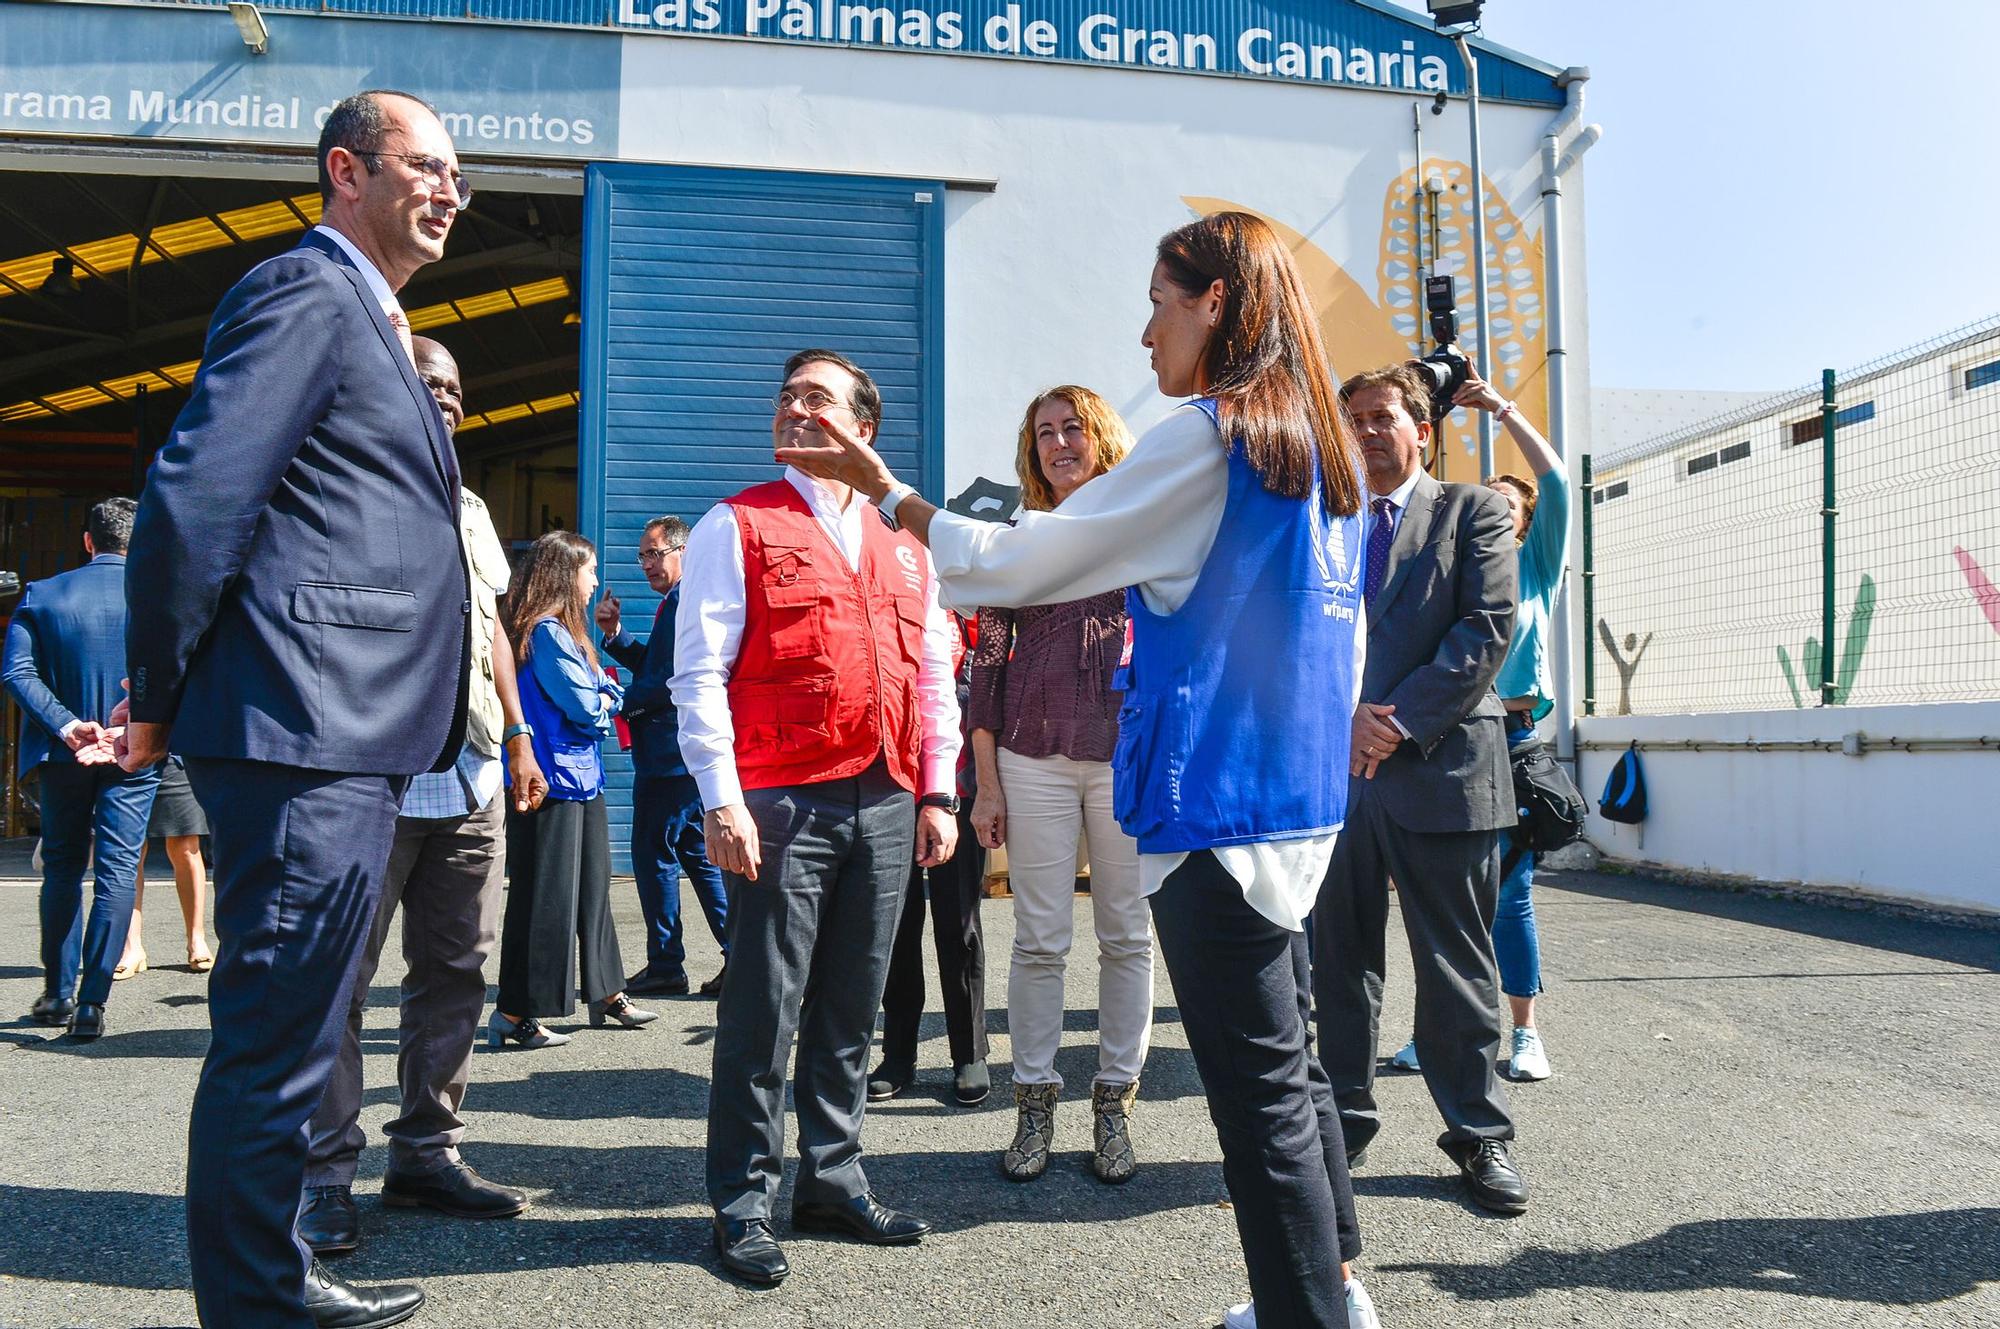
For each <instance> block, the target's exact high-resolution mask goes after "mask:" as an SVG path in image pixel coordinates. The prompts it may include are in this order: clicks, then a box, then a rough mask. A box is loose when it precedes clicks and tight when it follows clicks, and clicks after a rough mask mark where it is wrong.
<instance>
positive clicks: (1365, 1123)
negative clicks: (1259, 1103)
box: [1313, 365, 1528, 1214]
mask: <svg viewBox="0 0 2000 1329" xmlns="http://www.w3.org/2000/svg"><path fill="white" fill-rule="evenodd" d="M1341 395H1342V397H1343V399H1344V400H1345V401H1346V403H1347V409H1348V414H1349V416H1350V418H1351V419H1352V420H1353V421H1354V426H1355V430H1356V432H1357V433H1358V434H1359V436H1360V439H1361V452H1362V456H1363V457H1364V458H1365V459H1366V460H1367V464H1368V491H1369V492H1368V500H1369V503H1368V516H1367V530H1368V560H1369V561H1368V568H1369V572H1368V578H1367V582H1366V583H1365V591H1366V598H1367V601H1368V664H1367V668H1366V670H1365V672H1364V673H1363V675H1362V680H1361V702H1360V705H1359V706H1358V707H1357V708H1356V709H1355V711H1354V729H1353V738H1352V742H1351V753H1352V755H1351V757H1350V764H1349V771H1350V779H1349V784H1348V812H1347V831H1346V833H1345V834H1343V835H1342V836H1341V837H1340V844H1339V846H1338V847H1337V848H1336V849H1335V850H1334V854H1333V861H1332V863H1330V864H1329V865H1328V867H1327V874H1326V884H1325V885H1324V886H1323V887H1322V888H1321V890H1320V894H1319V905H1318V907H1317V909H1316V910H1315V912H1314V922H1315V925H1316V926H1315V931H1316V936H1315V943H1316V946H1317V953H1316V954H1315V955H1314V957H1313V982H1314V995H1315V997H1316V998H1317V1004H1318V1007H1319V1035H1320V1061H1321V1062H1322V1064H1324V1065H1325V1067H1326V1073H1327V1076H1328V1078H1330V1079H1331V1080H1332V1082H1333V1091H1334V1097H1335V1099H1336V1100H1337V1101H1338V1102H1339V1104H1340V1118H1341V1128H1342V1130H1343V1132H1344V1133H1345V1135H1346V1138H1347V1152H1348V1157H1349V1158H1350V1159H1351V1160H1353V1162H1355V1163H1357V1164H1358V1163H1359V1162H1360V1161H1361V1155H1362V1154H1364V1153H1365V1152H1366V1151H1367V1148H1368V1142H1369V1141H1370V1140H1372V1139H1374V1138H1375V1134H1376V1132H1377V1131H1379V1130H1380V1129H1381V1127H1382V1117H1381V1113H1380V1111H1379V1110H1378V1109H1377V1107H1376V1103H1375V1058H1376V1052H1377V1048H1376V1042H1377V1038H1378V1034H1379V1030H1380V1025H1381V1012H1382V982H1383V971H1384V958H1383V947H1384V933H1385V929H1386V928H1387V926H1388V917H1389V882H1390V879H1391V878H1393V879H1394V880H1395V883H1396V896H1397V900H1398V902H1399V904H1400V905H1401V909H1402V914H1403V929H1404V931H1405V932H1406V933H1408V935H1409V940H1410V958H1411V960H1412V961H1413V963H1414V965H1415V969H1416V989H1417V1001H1416V1007H1417V1016H1416V1045H1417V1054H1418V1056H1419V1057H1420V1059H1421V1061H1422V1065H1423V1075H1424V1080H1425V1082H1426V1083H1427V1084H1428V1085H1429V1087H1430V1091H1431V1099H1432V1101H1433V1102H1435V1103H1436V1104H1437V1108H1438V1112H1439V1113H1440V1114H1441V1115H1442V1116H1443V1117H1444V1121H1445V1132H1444V1134H1443V1135H1442V1136H1440V1137H1439V1139H1438V1147H1439V1148H1441V1149H1443V1150H1444V1151H1445V1153H1446V1154H1448V1155H1450V1157H1451V1158H1452V1160H1453V1161H1454V1162H1456V1163H1457V1164H1458V1166H1459V1170H1460V1172H1461V1173H1462V1175H1463V1176H1464V1178H1465V1182H1466V1186H1467V1189H1468V1191H1469V1192H1470V1194H1471V1196H1472V1199H1473V1200H1474V1201H1475V1202H1476V1203H1478V1204H1479V1205H1481V1206H1483V1207H1485V1208H1487V1209H1490V1210H1493V1211H1495V1212H1497V1213H1507V1214H1512V1213H1520V1212H1521V1211H1523V1210H1524V1209H1526V1208H1527V1205H1528V1184H1527V1182H1526V1181H1525V1180H1523V1179H1522V1176H1521V1174H1520V1172H1519V1170H1518V1169H1516V1167H1515V1166H1514V1163H1513V1159H1512V1155H1511V1151H1510V1150H1509V1148H1508V1141H1510V1140H1512V1139H1513V1138H1514V1121H1513V1118H1512V1117H1511V1116H1510V1115H1509V1114H1508V1111H1507V1100H1506V1095H1505V1093H1504V1092H1503V1091H1502V1089H1501V1087H1500V1076H1499V1074H1498V1072H1497V1071H1496V1070H1495V1069H1494V1061H1495V1057H1496V1056H1497V1054H1498V1053H1499V1050H1500V994H1499V989H1498V973H1497V970H1496V967H1495V964H1494V958H1493V914H1494V909H1495V908H1496V906H1497V902H1498V899H1499V891H1500V831H1501V829H1502V828H1503V827H1507V826H1512V825H1513V824H1514V779H1513V773H1512V770H1511V768H1510V767H1509V765H1508V761H1507V731H1506V711H1505V710H1504V709H1503V708H1502V706H1501V704H1500V698H1499V697H1498V696H1497V695H1495V693H1494V691H1493V680H1494V678H1495V676H1496V675H1498V673H1499V672H1500V664H1501V662H1502V661H1503V660H1504V659H1505V658H1506V655H1507V644H1508V641H1509V640H1510V639H1511V637H1512V635H1513V631H1514V617H1515V613H1516V601H1517V599H1518V594H1517V585H1518V579H1517V577H1516V573H1515V563H1516V555H1515V544H1514V519H1513V515H1512V514H1511V513H1510V512H1509V511H1508V508H1507V501H1506V500H1505V499H1504V498H1502V497H1501V496H1500V495H1498V494H1496V493H1494V492H1493V491H1492V490H1491V489H1488V488H1486V487H1485V486H1483V485H1462V484H1440V483H1438V482H1437V481H1436V480H1433V479H1432V478H1431V477H1430V476H1429V475H1427V474H1425V472H1424V470H1423V466H1422V460H1423V453H1424V445H1425V444H1426V443H1427V442H1428V441H1429V438H1430V430H1431V426H1430V418H1431V417H1430V396H1429V392H1428V389H1427V387H1426V385H1425V383H1424V381H1423V379H1422V378H1421V377H1419V375H1418V374H1417V372H1416V371H1415V370H1414V369H1412V368H1410V367H1409V366H1407V365H1399V366H1396V367H1394V368H1390V369H1380V370H1373V371H1370V372H1369V373H1365V374H1359V375H1356V376H1355V377H1353V378H1351V379H1349V380H1347V383H1346V384H1345V385H1344V386H1343V388H1342V389H1341Z"/></svg>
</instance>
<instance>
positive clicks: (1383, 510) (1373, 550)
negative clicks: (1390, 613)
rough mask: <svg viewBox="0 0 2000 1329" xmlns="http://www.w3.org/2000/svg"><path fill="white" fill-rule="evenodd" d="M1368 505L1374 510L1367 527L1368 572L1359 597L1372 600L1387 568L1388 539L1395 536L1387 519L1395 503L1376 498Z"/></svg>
mask: <svg viewBox="0 0 2000 1329" xmlns="http://www.w3.org/2000/svg"><path fill="white" fill-rule="evenodd" d="M1370 506H1371V507H1373V508H1374V510H1375V521H1374V523H1373V524H1372V525H1370V526H1369V528H1368V553H1367V559H1368V572H1367V576H1366V577H1365V578H1364V579H1363V580H1362V583H1361V598H1362V599H1363V600H1364V601H1371V602H1372V601H1373V600H1374V599H1375V592H1376V591H1378V590H1380V589H1382V574H1383V573H1384V572H1387V571H1388V570H1389V541H1390V540H1391V539H1393V538H1394V537H1395V534H1396V529H1395V526H1394V524H1393V523H1392V522H1391V521H1390V520H1389V514H1390V513H1392V512H1394V511H1395V504H1393V503H1391V502H1390V501H1389V500H1388V499H1386V498H1378V499H1376V500H1375V501H1374V502H1373V503H1372V504H1370Z"/></svg>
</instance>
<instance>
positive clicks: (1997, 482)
mask: <svg viewBox="0 0 2000 1329" xmlns="http://www.w3.org/2000/svg"><path fill="white" fill-rule="evenodd" d="M1835 404H1836V407H1837V412H1838V414H1837V416H1836V419H1837V421H1838V428H1837V429H1836V431H1835V445H1834V468H1833V469H1834V480H1835V488H1834V503H1833V506H1834V509H1835V520H1834V530H1835V539H1834V579H1833V587H1834V604H1835V611H1836V615H1835V631H1834V639H1833V647H1832V652H1833V659H1832V673H1833V679H1832V681H1833V683H1834V696H1833V700H1834V701H1835V702H1836V703H1838V704H1842V705H1850V706H1861V705H1870V704H1892V703H1909V702H1936V701H1968V700H1976V699H1980V698H1991V697H2000V589H1996V582H2000V318H1995V319H1989V320H1986V321H1984V322H1982V323H1980V324H1977V325H1974V326H1973V327H1970V328H1966V329H1959V330H1957V331H1955V332H1953V333H1951V334H1947V335H1943V336H1940V337H1939V338H1937V339H1936V340H1935V341H1934V342H1933V343H1931V344H1929V345H1926V346H1924V347H1921V348H1918V349H1917V350H1915V351H1914V352H1911V353H1908V354H1903V355H1898V356H1895V357H1892V358H1890V359H1888V360H1885V361H1881V362H1877V363H1875V364H1872V365H1869V366H1864V367H1863V368H1862V369H1860V370H1857V371H1854V372H1851V373H1842V374H1838V375H1837V376H1836V402H1835ZM1821 423H1822V412H1821V392H1820V390H1819V389H1818V388H1812V389H1808V390H1802V391H1800V392H1796V393H1791V394H1787V395H1783V396H1779V397H1774V398H1771V399H1769V400H1767V401H1764V402H1762V403H1760V404H1758V405H1756V406H1753V407H1750V408H1748V409H1745V410H1742V411H1738V412H1736V413H1734V414H1732V415H1727V416H1723V417H1720V418H1719V419H1716V420H1711V421H1708V422H1706V423H1703V424H1700V425H1696V426H1693V427H1691V428H1688V429H1685V430H1682V431H1680V432H1678V433H1675V434H1669V435H1667V436H1665V437H1663V438H1659V439H1655V440H1652V441H1650V442H1647V443H1643V444H1640V445H1637V446H1633V447H1629V448H1624V449H1620V450H1618V451H1616V452H1611V453H1607V454H1601V455H1599V456H1597V457H1596V458H1595V459H1594V460H1595V462H1596V470H1595V475H1594V477H1593V479H1594V486H1595V501H1594V502H1593V503H1592V505H1591V518H1592V523H1593V539H1592V562H1593V573H1594V575H1593V577H1592V585H1593V600H1594V604H1593V607H1592V613H1591V618H1592V619H1593V622H1592V623H1591V624H1590V636H1591V642H1590V649H1591V650H1592V652H1593V653H1594V663H1595V683H1596V686H1595V698H1596V710H1597V713H1598V714H1600V715H1622V714H1652V715H1659V714H1670V713H1677V712H1708V711H1760V710H1767V709H1778V708H1791V707H1804V706H1813V705H1817V704H1818V702H1819V700H1820V681H1821V672H1822V653H1823V651H1824V650H1825V649H1826V648H1825V647H1824V646H1823V644H1822V637H1823V636H1824V635H1825V634H1824V633H1823V631H1822V623H1821V587H1822V584H1823V582H1822V567H1823V564H1822V553H1823V545H1822V531H1823V525H1822V512H1823V507H1824V492H1823V476H1824V472H1823V466H1824V449H1823V446H1822V434H1821Z"/></svg>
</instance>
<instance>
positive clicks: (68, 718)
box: [5, 498, 160, 1042]
mask: <svg viewBox="0 0 2000 1329" xmlns="http://www.w3.org/2000/svg"><path fill="white" fill-rule="evenodd" d="M136 507H137V505H136V504H134V503H133V502H132V500H131V499H129V498H111V499H106V500H105V501H104V502H102V503H99V504H97V505H96V506H95V507H93V508H92V509H91V510H90V518H89V526H88V528H87V529H86V530H85V531H84V533H83V551H84V553H85V554H86V555H88V556H89V558H90V561H89V562H88V563H85V564H84V565H83V566H82V567H80V568H75V569H72V570H71V571H69V572H65V573H63V574H61V575H60V576H56V577H51V578H49V579H48V580H47V581H38V582H32V583H30V584H29V586H28V589H27V593H26V594H25V595H24V596H23V597H22V600H21V605H20V607H19V608H18V609H16V610H15V611H14V618H13V621H12V622H11V623H9V624H8V625H7V652H6V664H5V679H6V686H7V692H8V695H10V696H11V697H13V698H14V701H15V703H16V704H17V705H18V706H20V708H21V717H22V718H21V742H20V758H19V762H20V766H19V769H20V774H21V777H22V778H23V779H24V780H25V779H27V778H28V777H30V776H34V775H39V777H40V779H41V784H42V995H41V996H40V997H39V998H37V999H36V1001H35V1004H34V1008H33V1009H32V1010H31V1011H30V1012H29V1018H31V1019H33V1020H34V1021H35V1022H36V1023H38V1024H46V1025H68V1026H69V1036H70V1038H72V1039H74V1040H76V1041H78V1042H87V1041H89V1040H91V1039H94V1038H97V1037H98V1036H100V1035H101V1034H103V1032H104V1003H105V1001H106V999H108V998H109V997H110V995H111V980H112V977H113V970H115V969H116V968H117V967H118V960H119V957H120V956H121V955H122V954H123V953H124V949H125V936H126V933H127V932H128V931H129V930H130V928H131V925H132V899H133V893H134V889H135V885H136V882H137V876H138V870H139V858H140V856H141V855H142V854H144V853H145V852H146V823H147V820H148V818H149V817H150V816H151V815H152V810H153V797H154V794H155V791H156V790H157V789H158V788H159V783H160V770H159V766H158V764H157V763H156V764H154V765H150V766H143V767H140V768H139V769H138V770H136V771H125V770H123V769H121V768H120V767H119V765H118V763H117V761H116V760H115V759H114V758H113V755H112V745H111V735H110V732H109V728H108V725H109V722H110V720H111V715H112V711H113V709H114V708H116V707H117V705H118V703H119V701H120V699H121V698H122V697H123V696H124V692H125V688H124V683H123V680H124V677H125V548H126V545H127V544H128V543H129V542H130V540H131V538H132V514H133V511H134V509H135V508H136ZM93 836H95V838H96V841H97V858H96V865H95V868H94V870H93V874H92V875H93V877H94V878H95V886H94V892H93V897H92V903H91V907H90V924H89V926H88V927H87V928H86V927H85V925H84V921H83V869H84V865H85V863H87V862H90V861H91V840H92V837H93Z"/></svg>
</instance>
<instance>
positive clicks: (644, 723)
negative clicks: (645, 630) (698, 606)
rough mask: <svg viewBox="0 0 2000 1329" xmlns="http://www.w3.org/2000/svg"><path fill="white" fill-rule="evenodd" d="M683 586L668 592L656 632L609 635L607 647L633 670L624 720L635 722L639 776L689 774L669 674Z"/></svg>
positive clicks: (655, 623)
mask: <svg viewBox="0 0 2000 1329" xmlns="http://www.w3.org/2000/svg"><path fill="white" fill-rule="evenodd" d="M680 602H681V588H680V587H678V586H676V587H674V589H672V590H671V591H668V592H667V598H666V599H664V600H662V601H661V602H660V608H659V611H658V613H656V614H655V615H654V617H653V633H652V635H651V636H650V637H648V638H646V639H645V640H644V641H641V640H640V639H639V638H637V637H635V636H633V635H632V634H631V633H629V632H626V631H624V630H623V628H622V627H621V628H620V630H619V633H618V635H617V636H616V637H606V638H604V651H605V654H607V655H609V656H610V657H611V658H612V659H614V660H616V661H617V662H618V663H619V664H622V665H624V666H625V667H626V668H627V669H629V670H631V671H632V684H631V686H630V687H628V688H626V689H625V723H626V724H628V725H630V726H631V727H632V773H633V774H634V775H640V776H649V777H655V776H663V775H686V774H687V773H688V768H687V762H686V761H684V760H683V759H682V758H681V726H680V718H679V716H678V714H677V713H676V712H675V711H674V699H673V694H672V693H671V692H669V691H668V689H667V680H669V679H671V678H672V677H673V676H674V615H675V613H677V612H678V610H679V606H680Z"/></svg>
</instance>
